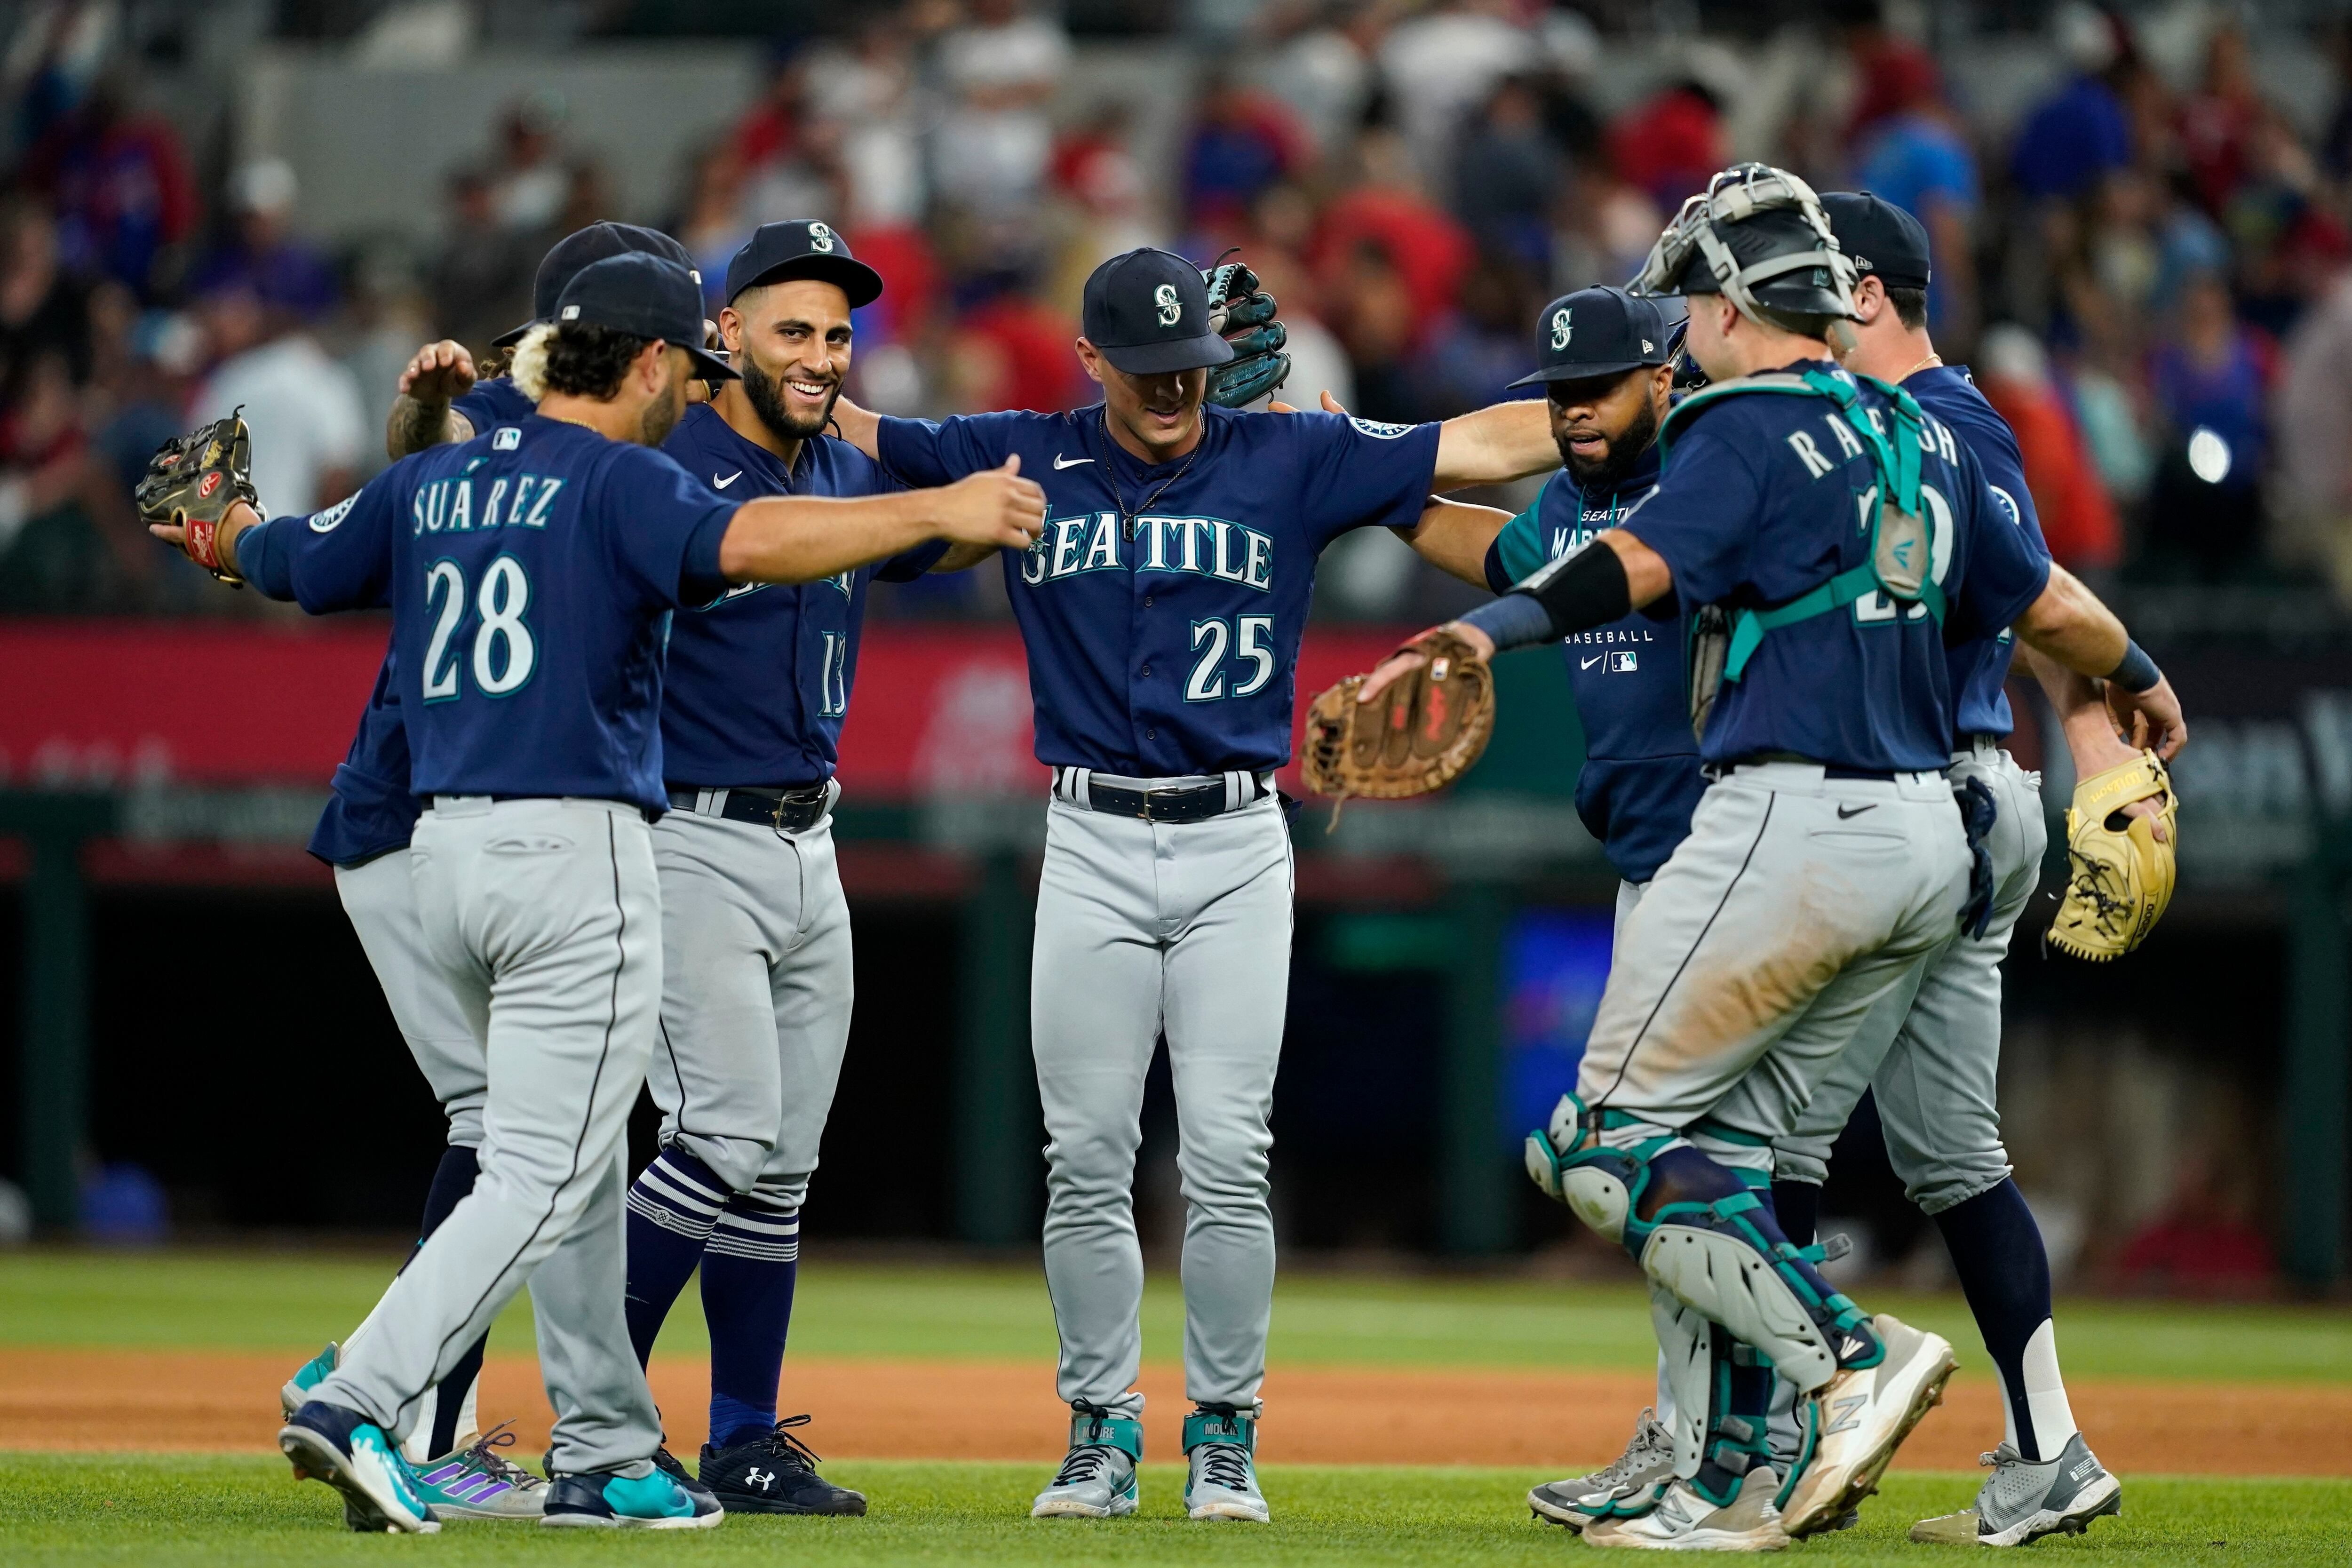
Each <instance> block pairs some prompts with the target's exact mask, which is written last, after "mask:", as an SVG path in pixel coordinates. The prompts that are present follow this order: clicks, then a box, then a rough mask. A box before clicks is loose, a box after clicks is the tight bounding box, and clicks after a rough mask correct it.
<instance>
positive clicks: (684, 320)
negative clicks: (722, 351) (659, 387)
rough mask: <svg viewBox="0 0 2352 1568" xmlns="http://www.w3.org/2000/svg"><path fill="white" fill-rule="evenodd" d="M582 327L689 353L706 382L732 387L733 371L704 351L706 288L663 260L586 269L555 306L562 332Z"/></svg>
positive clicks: (637, 257)
mask: <svg viewBox="0 0 2352 1568" xmlns="http://www.w3.org/2000/svg"><path fill="white" fill-rule="evenodd" d="M575 322H576V323H578V324H579V325H581V326H588V327H608V328H610V329H612V330H613V331H616V332H626V333H628V334H629V335H630V336H632V337H638V338H660V339H662V340H663V341H665V342H667V343H668V344H669V345H670V347H672V348H676V349H684V350H685V351H686V357H687V358H688V359H689V360H691V361H692V362H693V363H694V370H695V374H696V375H697V377H698V378H699V379H701V380H703V381H732V380H734V379H735V370H734V367H733V366H731V365H730V364H729V363H727V362H726V361H725V360H723V359H720V358H719V356H718V355H716V354H714V353H709V351H707V350H706V349H704V348H703V346H702V285H701V284H699V283H698V282H696V281H695V278H694V274H693V272H692V271H691V270H690V269H688V268H684V267H680V266H679V265H678V264H677V262H675V261H671V260H668V259H667V258H664V257H659V256H646V255H643V254H632V255H628V256H608V257H606V258H604V260H602V261H593V262H590V263H589V264H588V265H587V266H585V267H583V268H581V269H580V270H579V272H578V273H577V274H575V275H574V276H573V278H572V281H571V282H570V283H569V284H567V285H566V286H565V287H564V290H563V294H562V298H561V299H559V300H556V302H555V325H556V327H557V329H558V330H559V331H560V330H562V328H564V327H567V326H570V325H572V324H573V323H575Z"/></svg>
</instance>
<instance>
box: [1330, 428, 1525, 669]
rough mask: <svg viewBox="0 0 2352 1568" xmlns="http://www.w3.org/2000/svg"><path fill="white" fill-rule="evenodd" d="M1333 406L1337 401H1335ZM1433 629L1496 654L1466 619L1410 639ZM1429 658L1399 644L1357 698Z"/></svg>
mask: <svg viewBox="0 0 2352 1568" xmlns="http://www.w3.org/2000/svg"><path fill="white" fill-rule="evenodd" d="M1323 400H1324V401H1325V402H1326V403H1328V402H1330V400H1331V395H1330V394H1329V393H1328V392H1327V393H1325V394H1324V395H1323ZM1334 406H1337V405H1334ZM1433 632H1449V633H1451V634H1453V635H1454V636H1455V637H1460V638H1461V639H1462V640H1463V641H1464V642H1466V643H1468V644H1469V645H1470V646H1471V647H1474V648H1475V649H1477V650H1478V657H1479V658H1483V659H1487V660H1490V661H1491V660H1492V659H1493V658H1494V657H1495V639H1494V638H1493V637H1488V636H1487V635H1486V633H1485V632H1482V631H1480V630H1479V629H1478V628H1477V627H1476V626H1471V625H1470V624H1469V623H1468V622H1466V621H1448V622H1446V623H1445V624H1444V626H1432V627H1430V628H1429V631H1426V632H1418V633H1415V634H1414V636H1413V639H1412V640H1413V642H1419V641H1420V640H1421V639H1422V638H1423V637H1428V636H1429V635H1431V633H1433ZM1428 662H1429V656H1428V655H1427V654H1425V653H1423V652H1421V651H1420V650H1419V649H1418V648H1415V647H1412V645H1411V644H1408V645H1407V646H1405V647H1402V648H1399V649H1398V650H1397V651H1396V652H1394V653H1392V654H1391V655H1389V657H1388V658H1386V659H1383V660H1382V661H1381V666H1380V668H1377V669H1375V670H1373V671H1372V672H1371V674H1370V675H1368V676H1366V677H1364V684H1363V685H1362V686H1360V687H1359V688H1357V689H1356V700H1357V701H1358V702H1377V701H1378V700H1380V696H1381V692H1383V691H1386V690H1387V689H1389V688H1390V687H1391V686H1392V685H1394V684H1395V683H1396V681H1397V680H1398V679H1400V678H1402V677H1403V676H1407V675H1410V674H1412V672H1413V671H1414V670H1416V669H1419V668H1421V667H1422V666H1423V665H1424V664H1427V663H1428Z"/></svg>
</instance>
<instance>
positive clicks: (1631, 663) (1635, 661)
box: [1609, 653, 1641, 675]
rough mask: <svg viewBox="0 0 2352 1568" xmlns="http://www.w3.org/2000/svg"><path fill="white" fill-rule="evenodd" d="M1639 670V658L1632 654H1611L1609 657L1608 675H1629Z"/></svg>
mask: <svg viewBox="0 0 2352 1568" xmlns="http://www.w3.org/2000/svg"><path fill="white" fill-rule="evenodd" d="M1639 668H1641V656H1640V655H1638V654H1634V653H1612V654H1611V655H1610V656H1609V673H1610V674H1612V675H1631V674H1632V673H1633V671H1634V670H1636V669H1639Z"/></svg>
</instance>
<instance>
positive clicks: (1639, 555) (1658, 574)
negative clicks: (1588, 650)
mask: <svg viewBox="0 0 2352 1568" xmlns="http://www.w3.org/2000/svg"><path fill="white" fill-rule="evenodd" d="M1674 585H1675V578H1674V573H1673V572H1672V571H1671V570H1669V569H1668V568H1667V565H1666V560H1665V557H1664V556H1663V555H1660V554H1659V553H1658V552H1656V551H1654V550H1653V549H1651V548H1650V547H1649V546H1648V545H1646V544H1644V543H1643V542H1641V541H1640V540H1638V539H1636V538H1634V537H1633V535H1632V534H1631V533H1628V532H1626V531H1624V530H1623V529H1621V528H1612V529H1611V530H1609V531H1607V532H1606V533H1602V534H1600V535H1597V536H1596V537H1595V538H1594V539H1593V540H1592V541H1591V542H1590V543H1588V544H1586V545H1585V546H1584V547H1583V548H1582V549H1580V550H1576V551H1572V552H1570V553H1568V554H1566V555H1563V556H1561V557H1560V558H1559V560H1557V561H1554V562H1551V563H1549V564H1547V565H1546V566H1544V567H1543V569H1542V570H1540V571H1538V572H1534V573H1531V574H1528V578H1527V580H1526V581H1525V582H1522V583H1521V584H1518V585H1517V587H1515V588H1513V589H1512V590H1511V591H1510V592H1509V593H1507V594H1504V595H1499V596H1498V597H1496V599H1494V600H1493V601H1492V602H1491V603H1488V604H1485V605H1479V606H1478V607H1477V608H1476V609H1475V610H1473V611H1471V612H1470V613H1469V614H1468V615H1466V616H1463V617H1462V618H1461V619H1460V620H1458V621H1448V622H1446V623H1445V624H1444V626H1432V627H1430V628H1429V630H1428V631H1425V632H1422V633H1419V634H1418V635H1416V636H1415V637H1412V638H1411V639H1410V640H1409V641H1407V642H1406V643H1405V645H1404V646H1403V647H1401V648H1399V649H1397V651H1396V652H1395V653H1393V654H1391V655H1390V656H1389V658H1388V659H1387V660H1386V661H1385V662H1384V663H1382V664H1381V667H1380V668H1378V669H1375V670H1373V671H1372V673H1371V674H1370V675H1368V676H1366V677H1365V678H1364V684H1363V685H1362V687H1361V688H1360V689H1358V691H1357V694H1356V697H1357V700H1358V701H1360V702H1370V701H1373V700H1376V699H1378V698H1379V696H1380V694H1381V692H1383V691H1385V690H1387V689H1389V686H1390V685H1391V682H1393V681H1395V680H1396V679H1397V678H1398V677H1400V676H1402V675H1407V674H1410V673H1411V672H1412V671H1413V670H1415V669H1418V668H1420V667H1421V666H1422V665H1423V664H1424V663H1426V662H1428V657H1427V655H1425V654H1424V653H1423V652H1422V648H1421V645H1422V644H1423V642H1424V641H1425V640H1426V639H1428V638H1430V637H1433V636H1436V635H1438V634H1440V633H1444V634H1446V635H1449V636H1452V637H1459V638H1461V639H1462V640H1463V641H1465V642H1466V643H1468V644H1469V645H1470V647H1472V648H1473V649H1474V650H1475V651H1476V653H1477V655H1478V657H1479V658H1494V657H1495V655H1496V654H1497V653H1500V652H1503V651H1505V650H1507V649H1509V648H1515V647H1528V646H1530V645H1532V644H1535V643H1539V642H1552V641H1556V640H1557V639H1559V638H1560V637H1570V636H1573V635H1574V634H1576V633H1578V632H1582V631H1591V629H1592V628H1593V627H1594V626H1607V625H1608V624H1609V623H1610V622H1611V621H1613V620H1616V619H1617V618H1618V617H1619V616H1625V615H1629V614H1631V613H1632V612H1633V611H1635V610H1638V609H1641V608H1642V607H1643V606H1644V605H1654V604H1655V603H1657V602H1658V601H1659V600H1660V599H1663V598H1664V597H1665V596H1666V594H1667V592H1668V591H1669V590H1670V589H1672V588H1673V587H1674Z"/></svg>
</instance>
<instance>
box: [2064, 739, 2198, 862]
mask: <svg viewBox="0 0 2352 1568" xmlns="http://www.w3.org/2000/svg"><path fill="white" fill-rule="evenodd" d="M2142 727H2143V729H2144V728H2145V721H2143V723H2142ZM2140 750H2141V748H2140V747H2138V746H2137V745H2134V744H2131V743H2130V742H2129V741H2128V739H2127V735H2126V734H2118V733H2116V731H2114V730H2112V729H2110V728H2108V727H2107V726H2106V725H2104V724H2099V723H2095V722H2094V723H2070V724H2068V725H2067V726H2066V751H2067V753H2068V755H2070V756H2072V757H2073V758H2074V776H2075V777H2076V778H2078V779H2086V778H2090V777H2092V776H2093V775H2095V774H2097V773H2105V772H2106V771H2107V770H2108V769H2109V768H2120V767H2123V766H2125V765H2126V764H2127V763H2131V762H2133V761H2134V760H2136V759H2137V757H2138V756H2139V753H2140ZM2123 809H2124V815H2126V816H2146V817H2152V818H2154V819H2156V841H2157V842H2158V843H2159V844H2162V843H2165V842H2167V841H2168V839H2170V837H2172V836H2171V834H2170V833H2168V832H2167V831H2166V829H2165V826H2164V822H2163V816H2164V803H2163V802H2162V801H2161V800H2158V799H2156V798H2154V797H2150V798H2148V799H2147V800H2136V801H2133V802H2132V803H2131V804H2130V805H2126V806H2125V807H2124V808H2123Z"/></svg>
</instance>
